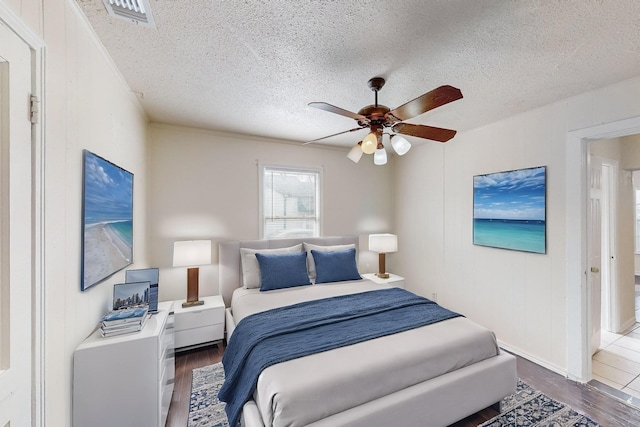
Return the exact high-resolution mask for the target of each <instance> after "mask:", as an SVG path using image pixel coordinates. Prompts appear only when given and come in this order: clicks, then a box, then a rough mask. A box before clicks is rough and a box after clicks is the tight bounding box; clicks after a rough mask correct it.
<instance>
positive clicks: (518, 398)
mask: <svg viewBox="0 0 640 427" xmlns="http://www.w3.org/2000/svg"><path fill="white" fill-rule="evenodd" d="M501 409H502V413H501V414H500V415H498V416H497V417H495V418H492V419H490V420H489V421H487V422H485V423H483V424H480V426H479V427H507V426H509V427H511V426H527V427H601V426H600V424H598V423H596V422H594V421H593V420H591V419H589V418H587V417H586V416H584V415H581V414H579V413H577V412H576V411H574V410H573V409H571V408H569V407H568V406H567V405H565V404H564V403H560V402H558V401H555V400H553V399H551V398H550V397H549V396H546V395H544V394H542V392H539V391H538V390H534V389H533V388H531V387H530V386H529V385H527V384H525V383H524V382H522V381H520V380H518V388H517V391H516V393H515V394H512V395H511V396H509V397H506V398H504V399H503V400H502V408H501Z"/></svg>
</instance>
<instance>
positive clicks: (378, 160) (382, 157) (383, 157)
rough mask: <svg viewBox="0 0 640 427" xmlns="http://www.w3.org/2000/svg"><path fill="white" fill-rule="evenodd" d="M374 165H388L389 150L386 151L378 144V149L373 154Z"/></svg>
mask: <svg viewBox="0 0 640 427" xmlns="http://www.w3.org/2000/svg"><path fill="white" fill-rule="evenodd" d="M373 163H374V164H376V165H386V164H387V150H385V149H384V146H383V145H382V144H378V149H377V150H376V152H375V153H374V154H373Z"/></svg>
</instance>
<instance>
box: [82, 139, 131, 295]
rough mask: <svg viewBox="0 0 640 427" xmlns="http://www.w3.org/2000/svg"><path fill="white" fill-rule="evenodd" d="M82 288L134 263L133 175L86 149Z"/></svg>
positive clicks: (83, 192) (83, 189) (83, 196)
mask: <svg viewBox="0 0 640 427" xmlns="http://www.w3.org/2000/svg"><path fill="white" fill-rule="evenodd" d="M83 154H84V169H83V188H82V260H81V269H82V272H81V285H80V286H81V289H82V290H83V291H84V290H86V289H88V288H89V287H91V286H93V285H95V284H97V283H99V282H101V281H102V280H104V279H106V278H107V277H109V276H111V275H113V274H114V273H115V272H117V271H119V270H122V269H123V268H125V267H126V266H128V265H130V264H131V263H132V262H133V174H132V173H131V172H128V171H126V170H124V169H123V168H121V167H119V166H117V165H115V164H113V163H111V162H109V161H108V160H105V159H103V158H102V157H100V156H98V155H95V154H93V153H91V152H90V151H88V150H84V152H83Z"/></svg>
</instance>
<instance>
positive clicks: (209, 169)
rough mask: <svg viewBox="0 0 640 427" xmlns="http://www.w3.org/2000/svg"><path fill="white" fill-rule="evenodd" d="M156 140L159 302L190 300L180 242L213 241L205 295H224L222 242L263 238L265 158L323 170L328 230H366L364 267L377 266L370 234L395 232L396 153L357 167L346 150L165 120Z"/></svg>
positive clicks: (154, 130)
mask: <svg viewBox="0 0 640 427" xmlns="http://www.w3.org/2000/svg"><path fill="white" fill-rule="evenodd" d="M150 141H151V151H150V173H151V175H150V181H151V182H152V183H153V185H152V186H151V188H150V212H149V242H150V245H149V249H150V252H149V253H150V262H151V263H152V264H153V265H155V266H158V267H160V269H161V270H160V284H159V288H160V289H159V298H160V300H173V299H182V298H185V297H186V271H185V269H184V268H172V266H171V263H172V251H173V242H174V241H176V240H184V239H211V240H212V241H213V253H212V258H213V259H212V262H213V265H211V266H207V267H200V295H203V296H206V295H215V294H218V270H217V262H218V261H217V257H218V250H217V244H216V243H217V242H219V241H224V240H238V239H244V240H251V239H259V238H260V236H259V231H258V224H259V221H258V163H267V164H280V165H295V166H313V167H321V168H322V170H323V172H322V174H323V175H322V224H323V227H322V234H323V235H324V236H336V235H345V234H348V235H353V234H358V235H360V236H361V239H360V240H361V242H360V249H361V251H360V268H361V270H362V272H373V271H377V267H378V264H377V255H376V254H373V253H371V252H369V251H367V250H366V249H367V235H368V234H369V233H378V232H393V231H394V230H393V229H392V223H393V211H394V194H393V192H392V191H391V190H392V188H393V181H392V176H393V169H394V164H393V163H394V159H393V158H392V159H391V161H390V162H389V163H388V164H387V165H385V166H374V165H373V161H372V158H371V156H363V158H362V159H361V160H360V162H359V163H358V164H355V163H353V162H351V161H350V160H349V159H347V157H346V153H347V150H346V149H331V148H321V147H318V146H313V145H306V146H302V145H300V144H299V143H291V142H286V141H279V140H267V139H264V138H262V139H261V138H256V137H250V136H245V135H237V134H225V133H217V132H211V131H205V130H200V129H191V128H183V127H176V126H169V125H160V124H152V125H151V126H150ZM392 263H393V254H390V255H389V265H390V266H391V267H392V265H393V264H392Z"/></svg>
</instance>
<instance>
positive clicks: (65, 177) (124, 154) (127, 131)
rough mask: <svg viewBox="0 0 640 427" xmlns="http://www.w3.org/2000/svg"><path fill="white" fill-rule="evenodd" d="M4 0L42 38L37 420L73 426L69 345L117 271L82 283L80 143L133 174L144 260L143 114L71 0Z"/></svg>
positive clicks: (91, 320) (86, 329) (138, 257)
mask: <svg viewBox="0 0 640 427" xmlns="http://www.w3.org/2000/svg"><path fill="white" fill-rule="evenodd" d="M8 6H9V7H10V8H11V9H12V10H13V11H14V13H15V14H16V15H18V16H20V17H21V18H22V20H23V21H25V23H26V24H27V25H28V26H30V28H31V29H32V30H33V31H34V32H35V33H36V34H38V35H39V36H40V37H41V38H42V39H43V40H44V42H45V43H46V60H45V70H44V73H45V87H44V93H43V94H41V95H42V97H43V100H44V102H43V103H42V105H41V108H42V112H43V114H42V117H43V119H44V120H45V127H44V130H43V132H44V140H45V147H44V156H45V160H44V163H45V164H44V173H45V175H44V180H45V184H44V186H45V188H44V205H45V217H44V223H45V224H44V236H43V237H44V262H45V266H44V269H45V271H44V275H45V279H44V283H43V287H44V294H45V318H44V325H45V326H44V328H45V357H44V363H45V378H44V386H45V399H46V401H45V402H44V405H45V410H46V412H45V414H44V420H45V423H46V425H47V426H52V427H57V426H70V425H71V408H72V398H71V396H72V371H73V350H74V349H75V348H76V346H77V345H78V344H79V343H80V342H82V340H83V339H84V338H85V337H86V336H87V335H89V334H90V333H91V331H92V330H94V328H95V327H96V325H97V323H98V321H99V319H100V317H101V316H102V315H103V314H104V313H105V311H106V310H107V306H108V303H109V302H110V301H111V295H112V286H111V284H113V283H115V282H117V281H122V280H123V279H124V272H123V271H121V272H119V273H117V274H116V275H114V276H112V277H111V278H110V279H108V280H106V281H104V282H102V283H100V284H98V285H96V286H94V287H92V288H90V289H89V290H88V291H86V292H81V291H80V252H81V207H82V203H81V197H82V150H83V149H85V148H86V149H88V150H90V151H92V152H94V153H96V154H98V155H100V156H103V157H104V158H106V159H108V160H110V161H112V162H114V163H116V164H117V165H119V166H122V167H124V168H125V169H127V170H129V171H130V172H132V173H133V174H134V223H135V224H136V226H134V260H135V262H136V264H135V265H144V264H146V253H147V229H146V228H145V227H144V226H140V225H142V224H145V219H146V216H147V198H146V193H147V191H148V190H147V186H148V181H147V176H146V175H147V165H146V156H147V153H146V151H147V148H146V132H147V119H146V116H145V114H144V113H143V112H142V109H141V108H140V106H139V104H138V102H137V100H136V99H135V97H134V96H133V94H132V93H131V91H130V90H129V89H128V88H127V86H126V85H125V84H124V80H123V79H122V77H121V75H120V74H119V72H118V71H117V70H116V69H115V68H114V67H113V65H112V63H111V61H110V59H109V58H108V56H107V55H106V54H105V53H104V51H103V50H102V48H101V45H100V44H99V43H98V42H97V39H96V38H95V37H94V34H93V30H91V28H90V26H89V25H88V23H87V22H86V20H85V18H84V16H83V15H82V14H81V13H80V11H79V7H78V5H77V4H76V2H75V1H74V0H47V1H42V2H39V1H33V0H22V1H21V0H10V1H9V2H8ZM97 369H99V367H97ZM96 386H99V385H98V384H96Z"/></svg>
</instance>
